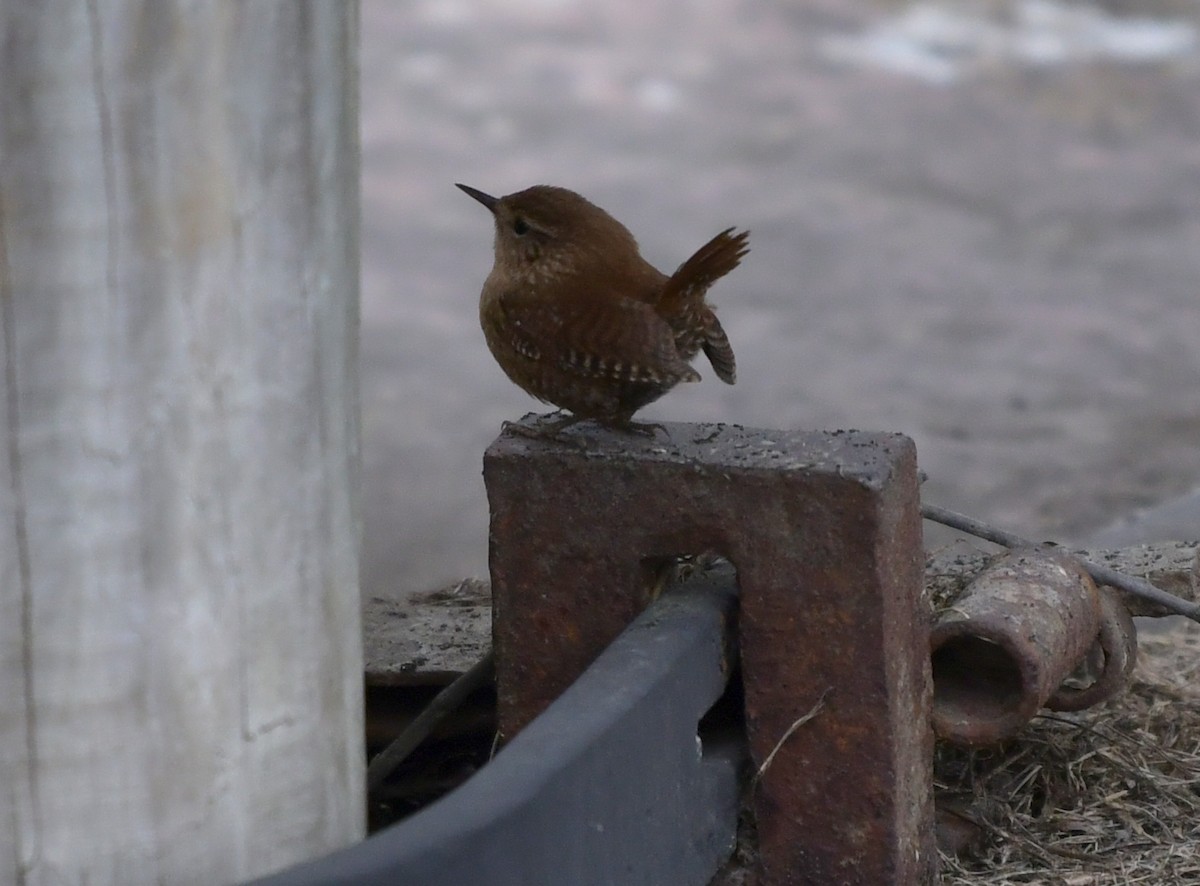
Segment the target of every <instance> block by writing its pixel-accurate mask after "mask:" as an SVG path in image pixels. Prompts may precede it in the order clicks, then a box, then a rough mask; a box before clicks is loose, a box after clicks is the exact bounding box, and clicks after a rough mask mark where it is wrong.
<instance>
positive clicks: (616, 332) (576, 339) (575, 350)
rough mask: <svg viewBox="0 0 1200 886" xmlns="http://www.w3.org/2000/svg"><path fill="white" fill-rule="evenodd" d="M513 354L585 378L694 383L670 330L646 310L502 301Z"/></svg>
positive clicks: (622, 304) (616, 304)
mask: <svg viewBox="0 0 1200 886" xmlns="http://www.w3.org/2000/svg"><path fill="white" fill-rule="evenodd" d="M500 304H501V308H502V310H503V311H504V315H505V320H506V323H505V326H506V328H507V329H508V330H509V334H510V336H511V338H512V343H513V347H514V349H515V350H516V351H517V352H518V353H521V354H523V355H524V356H526V357H529V358H530V359H533V360H538V361H543V362H548V363H552V364H554V365H556V366H557V367H559V368H560V369H562V370H564V371H567V372H570V373H573V374H576V375H579V376H581V377H588V378H611V379H614V380H619V381H628V382H646V383H653V384H663V383H669V384H673V383H676V382H680V381H698V380H699V378H700V376H699V375H698V374H697V373H696V371H695V370H694V369H692V368H691V367H690V366H688V364H687V363H686V362H685V361H684V360H683V359H682V358H681V357H680V356H679V352H678V351H677V350H676V348H675V338H674V335H673V333H672V332H671V327H670V326H669V325H668V324H667V322H666V321H665V320H664V319H663V318H662V317H660V316H658V314H657V313H655V311H654V308H653V307H651V306H650V305H648V304H646V303H644V302H639V301H635V300H633V299H628V298H613V297H612V296H611V295H610V296H608V297H606V298H595V297H588V294H586V293H585V294H583V295H582V296H578V295H577V296H575V297H568V298H556V299H555V300H554V301H552V302H548V303H547V302H545V301H543V300H541V299H538V298H530V297H528V296H525V295H524V294H523V293H519V292H513V293H506V294H505V295H503V296H502V297H501V299H500Z"/></svg>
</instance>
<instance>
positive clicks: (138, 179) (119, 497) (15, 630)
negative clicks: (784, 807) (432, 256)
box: [0, 0, 364, 886]
mask: <svg viewBox="0 0 1200 886" xmlns="http://www.w3.org/2000/svg"><path fill="white" fill-rule="evenodd" d="M357 40H358V35H357V8H356V6H355V5H354V4H352V3H345V2H339V3H320V2H290V0H289V2H271V3H268V2H263V3H186V2H182V0H180V2H167V0H141V2H135V0H111V2H104V3H99V2H91V3H75V2H57V0H51V2H44V3H6V4H3V5H0V47H2V50H0V327H2V333H3V334H2V336H0V391H2V395H0V883H16V884H47V886H48V884H64V883H82V882H87V883H88V884H90V886H97V884H122V886H132V884H141V883H170V884H188V883H196V884H219V883H232V882H236V881H239V880H242V879H245V878H248V877H251V876H254V875H257V874H261V873H265V872H268V871H272V870H275V869H278V868H280V867H282V866H285V865H287V864H290V863H292V862H295V861H298V860H301V859H305V858H312V857H315V856H319V855H322V854H324V853H326V852H327V851H329V850H331V849H334V848H336V847H340V846H343V845H346V844H347V843H350V842H352V841H354V840H356V839H358V838H359V837H361V835H362V830H363V818H364V813H363V809H364V797H363V730H362V653H361V640H360V611H359V594H358V544H359V535H360V527H359V522H360V520H359V505H358V492H357V489H356V485H355V484H356V483H357V475H358V464H359V425H358V386H357V385H358V383H357V359H358V354H357V330H358V136H357V126H358V119H357V111H358V108H357V87H358V84H357V78H358V71H357V67H356V53H357Z"/></svg>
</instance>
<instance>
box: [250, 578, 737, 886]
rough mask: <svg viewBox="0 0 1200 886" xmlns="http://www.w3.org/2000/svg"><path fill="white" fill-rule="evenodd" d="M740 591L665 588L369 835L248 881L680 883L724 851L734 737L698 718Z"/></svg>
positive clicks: (300, 884)
mask: <svg viewBox="0 0 1200 886" xmlns="http://www.w3.org/2000/svg"><path fill="white" fill-rule="evenodd" d="M735 597H736V590H735V586H734V581H733V579H732V577H731V575H730V574H727V573H712V574H709V575H706V576H703V577H700V578H697V579H694V580H692V581H691V582H689V583H688V584H687V585H685V586H683V587H681V588H679V589H677V590H675V591H672V592H670V593H667V594H665V595H663V596H662V597H661V598H660V599H659V600H657V601H656V602H655V603H654V604H653V605H651V606H650V607H649V608H648V609H647V610H646V611H645V612H644V613H643V614H642V615H641V616H640V617H639V618H638V619H637V620H636V621H635V622H634V623H633V624H632V625H630V627H629V628H628V629H627V630H626V631H625V632H624V633H623V634H621V636H620V637H618V638H617V639H616V640H615V641H614V642H613V643H612V645H611V646H609V647H608V649H607V650H605V651H604V653H603V654H602V655H601V656H600V657H599V658H598V659H597V660H596V661H595V663H594V664H592V666H591V667H590V668H588V670H587V671H586V672H585V673H584V674H583V675H582V676H581V677H580V678H579V679H578V680H577V681H576V682H575V683H574V684H573V685H572V686H571V687H570V688H569V689H568V690H567V691H566V692H565V693H563V695H562V696H560V697H559V698H558V700H557V701H555V702H554V703H553V704H552V705H551V706H550V707H549V708H548V709H547V710H546V711H545V713H543V714H542V715H541V716H540V717H538V718H537V719H536V720H534V721H533V722H532V723H531V724H530V725H529V726H528V727H526V728H525V729H524V730H523V731H522V732H521V733H520V734H519V735H517V736H516V737H515V738H514V739H513V740H512V742H511V743H510V744H509V745H508V746H507V747H505V748H504V749H503V750H502V751H501V752H500V753H499V754H498V755H497V757H496V759H495V760H493V761H492V762H491V763H489V764H488V765H487V766H485V767H484V768H483V769H481V770H480V771H479V772H478V773H477V774H476V775H475V776H473V777H472V778H471V779H470V780H469V781H467V782H466V783H465V784H463V785H462V786H461V787H459V788H458V789H457V790H455V791H454V792H452V793H450V794H448V795H447V796H446V797H443V798H442V799H441V800H439V801H438V802H436V803H434V804H432V805H431V806H429V807H428V808H427V809H425V810H422V811H421V812H419V813H417V814H415V815H413V816H412V817H411V818H409V819H406V820H405V821H403V822H400V823H399V824H397V825H394V826H392V827H391V828H388V829H387V830H385V831H382V832H381V833H379V834H376V835H375V836H373V837H371V838H369V839H368V840H366V841H364V842H362V843H360V844H358V845H356V846H352V847H349V848H347V849H345V850H342V851H340V852H335V853H333V854H331V855H328V856H325V857H324V858H321V859H318V860H316V861H313V862H310V863H307V864H303V865H300V866H297V867H294V868H291V869H289V870H286V871H283V872H281V873H279V874H276V875H273V876H270V877H266V878H264V879H260V880H256V881H254V883H255V886H335V884H354V886H373V884H380V886H382V884H388V886H408V884H411V886H467V884H470V886H476V884H480V886H482V884H487V886H563V884H570V886H589V884H596V886H600V884H613V886H617V884H619V886H637V884H647V886H661V884H667V883H669V884H672V886H687V884H704V883H707V882H708V881H709V880H710V879H711V878H712V876H713V874H714V873H715V872H716V870H717V868H718V867H719V866H720V865H721V863H722V862H723V860H724V859H725V858H726V857H727V856H728V855H729V852H730V850H731V849H732V846H733V839H734V832H735V828H736V818H737V799H738V778H737V774H738V773H737V770H738V763H739V751H738V750H737V749H736V747H735V746H733V745H725V746H720V747H713V748H705V747H702V746H701V740H700V738H699V736H698V735H697V724H698V722H699V720H700V718H701V717H702V716H703V715H704V713H705V712H706V711H707V710H708V709H709V708H710V707H711V706H712V705H713V703H714V702H715V701H716V700H717V699H718V698H719V697H720V696H721V694H722V692H723V691H724V688H725V685H726V683H727V681H728V677H729V674H728V669H729V666H730V662H733V661H736V658H737V657H736V653H735V652H734V650H733V648H732V644H733V642H734V641H733V637H734V635H735V633H734V630H733V626H732V624H731V622H732V619H733V612H734V608H735Z"/></svg>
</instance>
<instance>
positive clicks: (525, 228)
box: [513, 218, 529, 237]
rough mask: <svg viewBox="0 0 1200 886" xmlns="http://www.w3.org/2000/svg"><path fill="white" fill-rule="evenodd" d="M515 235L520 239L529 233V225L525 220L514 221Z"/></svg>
mask: <svg viewBox="0 0 1200 886" xmlns="http://www.w3.org/2000/svg"><path fill="white" fill-rule="evenodd" d="M513 233H514V234H516V235H517V236H518V237H524V236H525V235H526V234H528V233H529V224H528V223H527V222H526V221H525V219H523V218H518V219H516V220H514V221H513Z"/></svg>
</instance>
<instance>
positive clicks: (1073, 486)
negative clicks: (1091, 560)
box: [361, 0, 1200, 597]
mask: <svg viewBox="0 0 1200 886" xmlns="http://www.w3.org/2000/svg"><path fill="white" fill-rule="evenodd" d="M361 62H362V127H363V145H362V147H363V231H362V235H363V338H362V350H363V365H364V374H363V407H364V442H363V455H364V467H365V483H364V486H365V496H364V503H365V520H366V527H365V533H366V537H365V548H364V554H365V557H364V563H363V567H364V570H363V583H364V584H363V590H364V594H365V595H367V596H382V597H394V596H400V595H403V594H406V593H409V592H413V591H421V590H428V589H430V588H432V587H435V586H437V585H439V584H442V583H445V582H447V581H450V580H454V579H458V578H462V577H465V576H468V575H486V569H487V541H486V531H487V500H486V496H485V493H484V487H483V480H482V476H481V457H482V454H483V451H484V449H485V448H486V446H487V445H488V443H489V442H490V441H491V440H492V439H493V438H494V437H495V435H496V434H497V433H498V431H499V428H500V425H501V422H503V421H504V420H506V419H513V418H517V417H519V416H521V415H522V414H524V413H525V412H528V411H545V409H546V407H544V406H542V405H541V404H538V403H537V402H536V401H534V400H532V399H531V398H530V397H528V396H527V395H526V394H524V393H523V392H521V391H520V390H519V389H518V388H517V387H515V386H514V385H512V384H511V383H510V382H509V381H508V380H507V379H506V378H505V377H504V376H503V374H502V373H501V371H500V369H499V367H497V366H496V365H495V363H494V362H493V360H492V358H491V355H490V354H489V353H488V351H487V348H486V346H485V344H484V341H483V335H482V333H481V332H480V330H479V325H478V313H477V311H478V295H479V289H480V286H481V285H482V283H483V279H484V277H485V276H486V274H487V272H488V269H489V268H490V266H491V242H492V225H491V218H490V216H489V215H488V214H487V213H486V211H484V210H483V209H482V208H481V207H480V206H479V205H478V204H476V203H474V202H473V201H472V200H470V199H468V198H467V197H466V196H464V195H463V194H462V193H460V192H459V191H457V190H456V189H455V188H454V186H453V185H454V183H455V182H465V183H467V184H470V185H474V186H475V187H477V188H480V189H482V190H484V191H488V192H490V193H494V194H497V195H501V194H506V193H510V192H512V191H516V190H520V189H522V188H525V187H527V186H529V185H532V184H537V183H545V184H556V185H562V186H565V187H569V188H572V189H574V190H576V191H579V192H580V193H582V194H584V195H585V196H587V197H588V198H589V199H591V200H592V201H593V202H595V203H597V204H598V205H600V206H602V207H604V208H605V209H607V210H608V211H609V212H611V213H612V214H613V215H615V216H616V217H617V218H618V219H620V220H621V221H622V222H624V223H625V225H626V226H627V227H629V228H630V230H631V231H632V232H633V233H634V235H635V236H636V237H637V238H638V240H639V242H640V244H641V247H642V252H643V255H645V256H646V257H647V258H648V259H649V260H650V261H651V262H652V263H653V264H655V265H656V266H658V267H659V268H660V269H661V270H663V271H665V272H667V273H669V272H670V271H672V270H674V268H675V267H676V266H677V265H678V264H679V263H680V262H681V261H683V260H684V259H685V258H686V257H687V256H688V255H690V254H691V252H692V251H693V250H694V249H696V248H697V247H699V246H700V245H701V244H702V243H704V242H705V241H706V240H707V239H708V238H709V237H710V236H712V235H713V234H715V233H716V232H717V231H719V230H721V229H723V228H725V227H728V226H730V225H738V226H742V227H748V228H749V229H750V230H751V231H752V236H751V246H752V252H751V254H750V255H749V257H748V258H747V259H746V261H745V262H744V263H743V265H742V267H740V268H738V269H737V270H736V271H735V272H734V273H732V274H731V275H730V276H729V277H727V278H725V279H724V280H722V281H721V282H720V283H719V284H718V285H717V286H716V287H715V289H714V290H713V292H712V293H711V296H710V297H711V299H712V300H713V301H714V302H715V303H716V304H717V305H718V307H719V310H720V315H721V319H722V322H723V323H724V325H725V328H726V330H727V331H728V333H729V337H730V340H731V341H732V343H733V346H734V349H735V351H736V352H737V356H738V362H739V367H738V368H739V373H738V377H739V380H738V384H737V385H736V386H735V387H728V386H726V385H723V384H721V383H720V382H718V381H717V380H716V379H715V378H714V377H713V373H712V371H711V369H710V368H709V367H707V366H706V365H702V364H698V365H697V368H698V369H699V370H700V372H701V374H702V375H704V376H705V380H704V382H702V383H701V384H698V385H687V386H683V387H682V388H680V389H677V390H676V391H674V392H672V393H671V394H669V395H667V396H666V397H665V398H664V399H662V400H660V401H659V402H658V403H656V404H654V405H653V406H652V407H650V408H649V409H647V410H646V411H645V412H643V413H640V414H639V415H640V417H644V418H646V419H660V420H679V421H693V420H696V421H699V420H720V421H727V422H738V423H742V424H746V425H753V426H760V427H762V426H765V427H800V428H825V429H834V428H863V429H871V430H888V431H892V430H894V431H902V432H904V433H907V434H909V435H911V436H912V437H913V438H914V439H915V440H916V442H917V447H918V453H919V458H920V462H921V467H922V468H923V469H924V470H925V471H926V472H928V474H929V481H928V482H927V483H926V485H925V487H924V492H923V494H924V496H925V497H926V498H927V499H928V500H930V501H933V502H936V503H938V504H941V505H944V506H947V507H951V508H955V509H959V510H963V511H966V512H969V513H971V514H973V515H975V516H978V517H982V518H985V519H989V520H992V521H995V522H997V523H999V524H1000V525H1002V526H1004V527H1005V528H1008V529H1010V530H1012V531H1016V532H1020V533H1022V534H1024V535H1027V536H1033V537H1034V538H1043V537H1052V536H1053V537H1055V538H1058V539H1060V540H1072V539H1081V538H1085V537H1087V536H1088V535H1089V534H1090V533H1093V532H1094V531H1095V530H1097V529H1098V528H1100V527H1103V526H1105V525H1107V524H1109V523H1111V522H1113V521H1114V520H1116V519H1117V518H1119V517H1121V516H1122V515H1125V514H1127V513H1129V512H1131V511H1133V510H1135V509H1137V508H1140V507H1145V506H1147V505H1152V504H1155V503H1158V502H1163V501H1168V500H1172V499H1176V498H1178V497H1180V496H1183V495H1184V494H1186V493H1188V492H1189V491H1190V490H1193V489H1195V488H1196V486H1197V484H1200V0H1126V2H1116V0H1112V2H1102V0H1094V2H1090V3H1084V2H1070V0H1054V2H1051V0H994V2H983V0H981V2H968V0H960V2H942V3H912V4H906V3H901V2H883V0H878V2H871V0H706V2H692V3H688V2H683V0H658V2H653V3H648V2H645V0H606V2H604V3H593V2H586V0H418V2H409V3H390V2H382V0H366V2H364V4H363V13H362V59H361ZM1197 512H1200V508H1197ZM1182 513H1183V518H1182V519H1184V520H1185V521H1186V520H1188V519H1190V516H1192V515H1195V513H1196V512H1193V511H1190V510H1185V511H1184V512H1182ZM1195 525H1196V527H1197V531H1196V532H1195V533H1193V536H1194V535H1200V516H1197V520H1196V524H1195Z"/></svg>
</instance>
